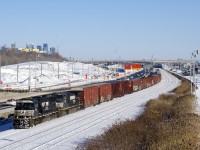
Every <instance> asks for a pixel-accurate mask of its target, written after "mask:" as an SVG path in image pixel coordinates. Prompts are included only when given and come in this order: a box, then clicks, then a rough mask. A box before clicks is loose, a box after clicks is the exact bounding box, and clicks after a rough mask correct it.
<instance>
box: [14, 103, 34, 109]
mask: <svg viewBox="0 0 200 150" xmlns="http://www.w3.org/2000/svg"><path fill="white" fill-rule="evenodd" d="M15 110H34V103H22V102H18V103H17V104H16V108H15Z"/></svg>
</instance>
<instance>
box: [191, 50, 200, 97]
mask: <svg viewBox="0 0 200 150" xmlns="http://www.w3.org/2000/svg"><path fill="white" fill-rule="evenodd" d="M197 54H199V51H198V50H195V51H194V52H193V53H192V57H193V84H194V93H195V99H197V95H196V81H195V58H196V56H197Z"/></svg>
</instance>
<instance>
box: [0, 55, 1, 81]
mask: <svg viewBox="0 0 200 150" xmlns="http://www.w3.org/2000/svg"><path fill="white" fill-rule="evenodd" d="M0 82H1V54H0Z"/></svg>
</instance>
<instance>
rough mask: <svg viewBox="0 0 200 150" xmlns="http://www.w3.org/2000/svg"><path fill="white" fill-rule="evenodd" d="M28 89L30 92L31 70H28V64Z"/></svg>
mask: <svg viewBox="0 0 200 150" xmlns="http://www.w3.org/2000/svg"><path fill="white" fill-rule="evenodd" d="M28 89H29V92H31V69H30V64H29V80H28Z"/></svg>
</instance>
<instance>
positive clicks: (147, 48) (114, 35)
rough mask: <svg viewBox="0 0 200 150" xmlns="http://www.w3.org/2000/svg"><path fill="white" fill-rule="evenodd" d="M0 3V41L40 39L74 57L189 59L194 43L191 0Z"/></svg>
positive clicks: (195, 22)
mask: <svg viewBox="0 0 200 150" xmlns="http://www.w3.org/2000/svg"><path fill="white" fill-rule="evenodd" d="M1 4H2V6H4V7H2V8H1V10H0V17H1V19H2V22H3V23H2V24H1V30H0V46H3V45H4V44H7V45H11V44H13V43H14V44H16V45H17V47H23V46H24V45H25V43H27V41H31V42H33V43H41V44H39V45H42V44H43V43H44V42H43V41H46V43H48V44H49V45H54V47H55V48H56V49H58V50H59V53H60V54H62V55H63V56H65V57H73V58H75V59H79V60H82V59H86V60H87V59H92V58H93V59H151V58H152V57H153V58H155V59H190V56H191V55H190V54H191V52H193V51H194V50H197V49H199V47H200V46H199V35H200V29H199V25H200V21H199V20H198V14H199V13H200V10H199V6H200V2H199V1H197V0H194V1H186V0H177V1H172V0H169V1H158V0H153V1H147V0H146V1H134V0H133V1H132V0H126V1H123V2H122V1H120V0H110V1H105V0H102V1H95V2H94V1H92V0H85V1H80V0H77V1H65V0H59V1H47V0H42V1H39V0H34V1H33V0H32V1H25V0H20V1H12V0H7V1H5V0H4V1H2V2H1ZM13 46H14V45H13ZM35 46H37V45H35ZM49 48H50V47H49ZM198 57H199V56H198ZM198 57H197V59H199V58H198Z"/></svg>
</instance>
